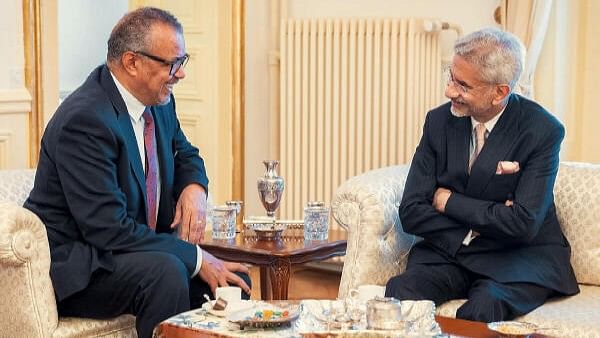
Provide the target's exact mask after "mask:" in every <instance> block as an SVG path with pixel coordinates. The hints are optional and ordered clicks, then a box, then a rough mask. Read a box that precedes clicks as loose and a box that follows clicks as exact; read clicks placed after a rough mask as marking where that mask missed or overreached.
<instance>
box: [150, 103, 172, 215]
mask: <svg viewBox="0 0 600 338" xmlns="http://www.w3.org/2000/svg"><path fill="white" fill-rule="evenodd" d="M163 107H164V106H161V107H157V106H153V107H151V109H150V110H151V111H152V116H154V128H155V129H156V146H157V155H158V163H160V176H161V180H162V182H165V178H166V177H168V176H167V175H168V174H169V173H167V170H168V167H169V166H167V161H169V158H170V157H169V154H170V153H169V151H168V149H169V148H168V147H170V146H171V144H170V143H168V142H166V141H167V140H170V139H171V138H170V137H167V135H166V134H165V133H166V132H167V131H166V130H165V129H166V127H165V124H164V121H163V118H164V115H165V114H166V112H162V113H163V114H161V112H160V111H161V110H162V109H164V108H163ZM164 188H165V184H161V194H160V196H161V198H160V199H161V203H160V205H163V204H164V203H162V200H163V198H166V197H167V194H166V191H164Z"/></svg>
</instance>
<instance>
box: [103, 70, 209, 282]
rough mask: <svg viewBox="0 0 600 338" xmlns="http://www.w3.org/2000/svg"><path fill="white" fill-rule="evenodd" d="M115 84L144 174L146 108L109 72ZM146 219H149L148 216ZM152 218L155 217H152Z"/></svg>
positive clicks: (158, 163)
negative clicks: (131, 130) (131, 128)
mask: <svg viewBox="0 0 600 338" xmlns="http://www.w3.org/2000/svg"><path fill="white" fill-rule="evenodd" d="M110 75H111V76H112V78H113V80H114V81H115V84H116V85H117V89H118V90H119V94H121V97H122V98H123V101H125V107H127V112H128V113H129V118H130V120H131V126H132V127H133V133H134V134H135V140H136V142H137V146H138V150H139V152H140V160H141V162H142V168H143V169H144V172H146V148H145V147H144V122H145V121H144V118H143V117H142V114H144V110H145V109H146V106H145V105H144V104H143V103H141V102H140V101H139V100H138V99H137V98H136V97H135V96H133V95H132V94H131V93H130V92H129V91H128V90H127V89H126V88H125V87H123V85H122V84H121V83H120V82H119V80H117V78H116V77H115V76H114V75H113V73H112V72H111V73H110ZM156 165H157V169H158V172H160V161H157V163H156ZM160 184H161V180H160V175H158V177H157V180H156V185H157V187H156V212H158V206H159V204H160ZM148 217H151V216H150V215H149V216H148ZM153 217H154V218H156V217H157V215H153ZM196 249H197V252H198V254H197V256H196V257H197V258H196V269H195V270H194V273H193V274H192V277H193V276H195V275H196V274H197V273H198V271H200V268H201V267H202V249H200V246H199V245H196Z"/></svg>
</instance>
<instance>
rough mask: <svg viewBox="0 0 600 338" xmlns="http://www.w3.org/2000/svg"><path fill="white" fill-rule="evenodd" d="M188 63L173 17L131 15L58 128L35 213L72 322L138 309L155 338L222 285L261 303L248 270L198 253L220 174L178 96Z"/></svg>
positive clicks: (36, 192)
mask: <svg viewBox="0 0 600 338" xmlns="http://www.w3.org/2000/svg"><path fill="white" fill-rule="evenodd" d="M188 58H189V56H188V54H187V53H186V52H185V43H184V38H183V28H182V27H181V24H180V23H179V22H178V21H177V19H176V18H175V17H174V16H173V15H171V14H170V13H168V12H166V11H163V10H160V9H157V8H150V7H146V8H140V9H137V10H135V11H133V12H130V13H128V14H126V15H125V16H124V17H123V18H122V19H121V20H120V21H119V22H118V23H117V24H116V26H115V27H114V28H113V30H112V33H111V35H110V38H109V40H108V53H107V62H106V64H104V65H101V66H99V67H98V68H96V69H95V70H94V71H93V72H92V73H91V74H90V75H89V77H88V78H87V80H86V81H85V82H84V83H83V84H82V85H81V86H80V87H79V88H78V89H77V90H75V91H74V92H73V93H72V94H71V95H69V97H67V98H66V99H65V101H64V102H63V103H62V104H61V105H60V107H59V108H58V110H57V111H56V113H55V114H54V116H53V117H52V119H51V120H50V122H49V123H48V126H47V128H46V130H45V132H44V136H43V138H42V144H41V151H40V160H39V164H38V167H37V173H36V177H35V184H34V188H33V190H32V191H31V194H30V195H29V198H28V199H27V201H26V202H25V205H24V206H25V207H26V208H28V209H30V210H31V211H33V212H34V213H35V214H37V215H38V216H39V217H40V218H41V220H42V221H43V222H44V224H45V225H46V229H47V233H48V239H49V244H50V253H51V268H50V277H51V278H52V283H53V286H54V291H55V295H56V300H57V306H58V312H59V314H60V315H62V316H75V317H91V318H110V317H115V316H117V315H120V314H125V313H129V314H133V315H135V316H136V329H137V332H138V336H139V337H151V335H152V330H153V328H154V327H155V325H156V324H158V323H159V322H161V321H162V320H164V319H166V318H168V317H170V316H173V315H175V314H177V313H181V312H184V311H187V310H189V309H190V308H196V307H199V306H200V305H201V304H202V303H203V302H204V301H205V299H204V297H203V295H204V294H205V293H206V294H209V295H213V292H214V290H215V288H216V287H218V286H226V285H229V284H233V285H238V286H240V287H241V288H242V289H243V290H244V292H245V294H244V295H243V296H244V297H245V298H246V299H247V298H248V297H249V293H250V287H249V284H250V279H249V278H248V275H247V272H248V269H247V268H246V267H245V266H243V265H240V264H237V263H230V262H223V261H221V260H219V259H217V258H215V257H213V256H212V255H211V254H209V253H208V252H203V251H202V250H201V249H200V247H199V246H198V245H197V244H198V243H199V242H200V241H201V240H202V237H203V234H204V227H205V220H206V196H207V189H208V178H207V176H206V172H205V168H204V161H203V160H202V158H201V157H200V156H199V154H198V149H197V148H195V147H194V146H192V145H191V144H190V143H189V142H188V140H187V139H186V137H185V135H184V134H183V131H182V130H181V128H180V125H179V121H178V119H177V116H176V113H175V101H174V98H173V94H172V91H173V87H174V86H175V85H176V84H177V82H178V81H179V80H181V79H183V78H184V77H185V72H184V66H185V64H186V62H187V61H188ZM176 229H177V230H178V231H174V230H176ZM213 298H214V297H213Z"/></svg>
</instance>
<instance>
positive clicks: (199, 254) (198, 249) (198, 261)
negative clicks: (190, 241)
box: [192, 245, 202, 278]
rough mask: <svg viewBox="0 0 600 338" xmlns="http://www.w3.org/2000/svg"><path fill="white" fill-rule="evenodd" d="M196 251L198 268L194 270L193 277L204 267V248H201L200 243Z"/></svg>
mask: <svg viewBox="0 0 600 338" xmlns="http://www.w3.org/2000/svg"><path fill="white" fill-rule="evenodd" d="M196 251H197V252H198V254H197V255H196V270H194V273H193V274H192V278H194V277H195V276H196V275H197V274H198V272H200V268H202V249H200V245H196Z"/></svg>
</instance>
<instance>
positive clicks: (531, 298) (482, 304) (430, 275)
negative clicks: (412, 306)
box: [385, 263, 554, 323]
mask: <svg viewBox="0 0 600 338" xmlns="http://www.w3.org/2000/svg"><path fill="white" fill-rule="evenodd" d="M553 293H554V292H553V291H552V290H550V289H547V288H544V287H541V286H539V285H536V284H532V283H499V282H496V281H494V280H492V279H489V278H487V277H485V276H482V275H479V274H476V273H473V272H471V271H469V270H467V269H465V268H463V267H461V266H459V265H458V264H454V263H447V264H409V266H407V268H406V271H405V272H404V273H403V274H401V275H398V276H395V277H392V278H391V279H390V280H389V281H388V283H387V286H386V291H385V295H386V296H387V297H395V298H397V299H399V300H427V299H428V300H432V301H433V302H434V303H435V304H436V306H439V305H440V304H442V303H444V302H446V301H449V300H452V299H462V298H467V302H466V303H464V304H463V305H462V306H461V307H459V308H458V310H457V311H456V318H461V319H467V320H475V321H480V322H487V323H489V322H494V321H502V320H511V319H514V318H515V317H518V316H520V315H523V314H526V313H528V312H530V311H532V310H534V309H535V308H537V307H538V306H540V305H542V304H543V303H544V302H545V301H546V299H548V298H549V297H550V296H552V294H553Z"/></svg>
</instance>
